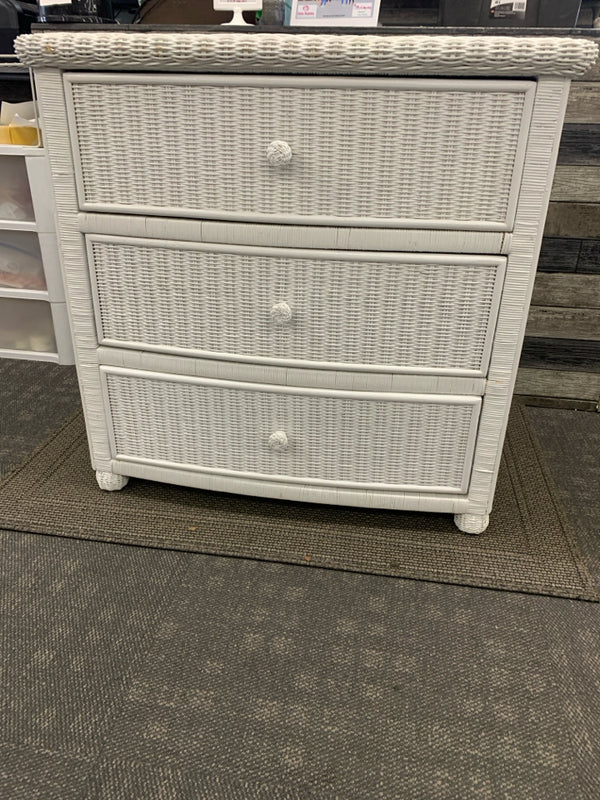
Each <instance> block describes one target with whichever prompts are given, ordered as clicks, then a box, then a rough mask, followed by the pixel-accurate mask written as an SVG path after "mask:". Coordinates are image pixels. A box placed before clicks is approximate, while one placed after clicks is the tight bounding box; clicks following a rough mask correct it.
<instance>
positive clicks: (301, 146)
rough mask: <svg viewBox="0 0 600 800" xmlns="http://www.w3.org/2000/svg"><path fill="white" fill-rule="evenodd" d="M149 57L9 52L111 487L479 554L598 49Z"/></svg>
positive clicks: (139, 49) (127, 47) (27, 42)
mask: <svg viewBox="0 0 600 800" xmlns="http://www.w3.org/2000/svg"><path fill="white" fill-rule="evenodd" d="M156 36H157V35H154V34H152V33H149V34H145V35H144V36H132V35H128V36H127V37H124V36H122V35H121V34H119V33H115V34H107V33H89V34H88V33H85V34H84V33H78V32H62V33H61V34H60V35H52V34H51V33H39V34H34V35H32V36H29V37H24V38H23V39H21V40H19V42H18V43H17V49H18V51H19V53H20V56H21V58H22V59H23V60H24V61H25V62H26V63H28V64H29V65H31V66H33V67H34V69H36V80H37V86H38V92H39V98H40V102H41V106H42V112H43V117H44V118H46V119H49V118H50V117H51V118H52V125H51V126H49V127H48V129H47V130H46V131H45V135H46V136H47V138H48V142H49V148H50V166H51V169H52V175H53V182H54V187H55V199H56V208H57V219H58V235H59V237H60V240H61V250H62V254H63V268H64V274H65V278H66V282H67V302H68V303H69V305H70V311H71V318H72V321H73V327H74V331H73V333H74V342H75V351H76V362H77V367H78V374H79V379H80V385H81V389H82V399H83V404H84V407H85V409H86V411H87V414H86V421H87V431H88V439H89V442H90V451H91V458H92V466H93V468H94V469H95V470H96V473H97V478H98V482H99V485H100V487H101V488H103V489H106V490H118V489H121V488H123V487H124V485H125V484H126V482H127V478H128V477H132V476H133V477H139V478H146V479H151V480H160V481H168V482H173V483H180V484H183V485H186V486H195V487H201V488H205V489H211V490H217V491H226V492H241V493H248V494H255V495H259V496H265V497H277V498H281V499H289V500H302V501H308V502H324V503H335V504H344V505H349V506H367V507H377V508H388V509H394V510H397V511H400V510H402V509H408V510H417V511H429V512H444V513H453V514H454V515H455V521H456V524H457V526H458V527H459V529H460V530H462V531H464V532H469V533H481V532H482V531H484V530H485V528H486V526H487V524H488V521H489V514H490V511H491V509H492V504H493V497H494V490H495V483H496V478H497V474H498V468H499V463H500V455H501V451H502V445H503V441H504V434H505V431H506V424H507V420H508V412H509V408H510V402H511V397H512V391H513V385H514V379H515V375H516V371H517V367H518V361H519V354H520V348H521V345H522V341H523V332H524V329H525V323H526V319H527V311H528V306H529V301H530V295H531V286H532V284H533V276H534V273H535V267H536V260H537V256H538V251H539V246H540V242H541V238H542V232H543V225H544V217H545V213H546V209H547V203H548V198H549V195H550V187H551V184H552V178H553V172H554V166H555V160H556V153H557V150H558V142H559V139H560V135H561V128H562V121H563V117H564V111H565V107H566V102H567V96H568V91H569V81H570V78H571V77H572V76H573V75H576V74H581V73H582V72H584V71H585V70H586V69H587V68H589V66H591V64H592V63H593V61H594V59H595V58H596V56H597V47H596V46H595V45H594V44H592V43H591V42H589V41H587V40H584V39H578V40H571V39H566V38H556V39H553V38H548V37H511V36H507V37H501V39H502V41H501V42H499V41H498V37H481V38H478V37H468V36H465V37H461V36H453V37H439V36H426V35H418V36H397V35H393V34H391V35H389V36H388V35H382V36H377V35H375V36H369V35H367V34H364V35H361V36H360V37H348V36H344V35H327V34H320V35H311V34H307V35H303V34H294V35H293V36H292V35H289V34H279V33H273V34H268V33H267V34H264V35H261V36H254V35H247V36H243V35H236V36H235V37H232V36H231V35H230V34H224V33H219V32H214V33H203V34H194V33H190V34H177V33H172V34H161V35H160V37H159V38H156ZM158 44H160V47H158V46H157V45H158ZM173 73H176V74H173ZM226 73H231V74H229V75H228V74H226ZM290 73H295V74H290ZM423 75H426V76H429V77H423ZM436 75H438V76H439V77H435V76H436ZM165 108H177V110H178V113H177V114H173V115H170V116H169V115H164V114H163V115H162V116H161V117H160V119H161V124H160V125H157V124H155V122H156V119H157V118H158V117H159V110H161V109H165ZM181 120H187V121H189V120H194V123H195V124H194V130H193V133H190V129H189V126H187V125H182V122H181ZM140 131H143V132H144V135H143V136H140ZM134 139H135V141H136V143H137V145H136V146H137V147H138V153H137V157H136V158H135V159H132V158H131V157H130V153H129V151H128V150H127V149H123V144H122V143H123V142H124V141H126V142H129V141H133V140H134Z"/></svg>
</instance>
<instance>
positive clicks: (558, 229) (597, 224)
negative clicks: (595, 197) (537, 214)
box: [544, 203, 600, 239]
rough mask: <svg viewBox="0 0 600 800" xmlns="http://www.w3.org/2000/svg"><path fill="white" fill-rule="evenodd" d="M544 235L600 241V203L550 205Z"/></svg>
mask: <svg viewBox="0 0 600 800" xmlns="http://www.w3.org/2000/svg"><path fill="white" fill-rule="evenodd" d="M544 234H545V236H560V237H567V238H569V239H600V203H550V205H549V207H548V216H547V218H546V227H545V229H544Z"/></svg>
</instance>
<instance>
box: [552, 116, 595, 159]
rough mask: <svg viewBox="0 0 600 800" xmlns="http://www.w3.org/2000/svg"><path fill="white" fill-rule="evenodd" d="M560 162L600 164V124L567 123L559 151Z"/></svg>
mask: <svg viewBox="0 0 600 800" xmlns="http://www.w3.org/2000/svg"><path fill="white" fill-rule="evenodd" d="M558 164H559V165H572V166H591V167H593V166H600V125H586V124H583V123H582V124H577V125H565V126H564V128H563V134H562V138H561V140H560V150H559V151H558Z"/></svg>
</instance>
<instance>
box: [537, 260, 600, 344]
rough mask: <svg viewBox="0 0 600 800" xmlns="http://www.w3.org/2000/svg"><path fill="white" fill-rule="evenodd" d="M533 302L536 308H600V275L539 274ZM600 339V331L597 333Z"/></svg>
mask: <svg viewBox="0 0 600 800" xmlns="http://www.w3.org/2000/svg"><path fill="white" fill-rule="evenodd" d="M531 302H532V304H533V305H534V306H559V307H564V308H600V275H569V274H563V273H556V274H549V273H543V272H540V273H538V274H537V276H536V279H535V284H534V287H533V297H532V299H531ZM597 335H598V338H600V330H598V331H597Z"/></svg>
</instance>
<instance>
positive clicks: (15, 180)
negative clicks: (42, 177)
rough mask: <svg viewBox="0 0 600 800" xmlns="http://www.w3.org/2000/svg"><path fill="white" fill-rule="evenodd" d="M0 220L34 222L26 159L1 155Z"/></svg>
mask: <svg viewBox="0 0 600 800" xmlns="http://www.w3.org/2000/svg"><path fill="white" fill-rule="evenodd" d="M0 175H1V176H2V180H1V181H0V220H3V221H5V222H12V221H14V222H33V221H34V220H35V216H34V213H33V201H32V199H31V190H30V188H29V181H28V179H27V166H26V164H25V159H24V158H20V157H18V156H17V157H12V156H0Z"/></svg>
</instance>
